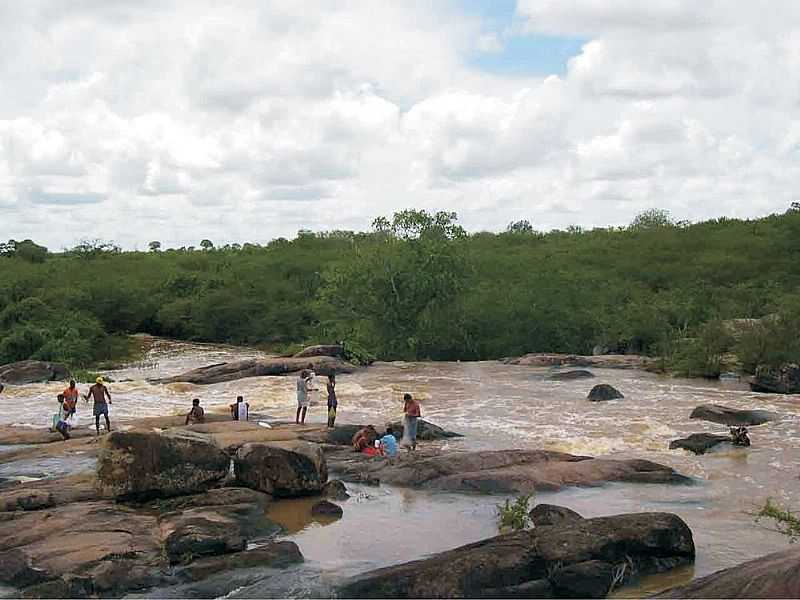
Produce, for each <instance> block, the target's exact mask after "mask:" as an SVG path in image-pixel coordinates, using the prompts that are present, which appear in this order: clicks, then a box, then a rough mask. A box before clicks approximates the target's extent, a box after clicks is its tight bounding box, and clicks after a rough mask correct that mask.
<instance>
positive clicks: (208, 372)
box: [152, 356, 356, 385]
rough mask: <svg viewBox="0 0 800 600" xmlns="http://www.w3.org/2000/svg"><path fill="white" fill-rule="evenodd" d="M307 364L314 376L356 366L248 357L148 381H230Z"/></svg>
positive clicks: (329, 359)
mask: <svg viewBox="0 0 800 600" xmlns="http://www.w3.org/2000/svg"><path fill="white" fill-rule="evenodd" d="M309 365H311V366H312V368H313V369H314V371H315V372H316V373H317V374H318V375H329V374H330V373H333V372H335V373H352V372H354V371H355V370H356V368H355V367H354V366H353V365H351V364H350V363H349V362H346V361H344V360H342V359H340V358H335V357H333V356H312V357H310V358H295V357H290V358H250V359H247V360H237V361H234V362H228V363H220V364H216V365H209V366H207V367H200V368H199V369H192V370H191V371H187V372H185V373H181V374H180V375H174V376H172V377H164V378H162V379H153V380H152V383H194V384H197V385H208V384H212V383H222V382H224V381H234V380H236V379H244V378H245V377H264V376H267V375H287V374H289V373H296V372H297V371H301V370H302V369H306V368H308V366H309Z"/></svg>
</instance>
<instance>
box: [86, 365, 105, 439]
mask: <svg viewBox="0 0 800 600" xmlns="http://www.w3.org/2000/svg"><path fill="white" fill-rule="evenodd" d="M90 396H91V397H92V399H93V400H94V410H93V411H92V412H93V414H94V426H95V429H96V430H97V435H100V415H103V416H104V417H105V418H106V431H111V422H110V421H109V420H108V405H109V404H111V394H110V393H109V392H108V388H107V387H106V386H105V384H104V383H103V378H102V377H98V378H97V380H96V381H95V384H94V385H93V386H92V387H90V388H89V393H88V394H86V395H85V396H84V399H85V400H86V402H88V401H89V397H90ZM106 398H108V403H106Z"/></svg>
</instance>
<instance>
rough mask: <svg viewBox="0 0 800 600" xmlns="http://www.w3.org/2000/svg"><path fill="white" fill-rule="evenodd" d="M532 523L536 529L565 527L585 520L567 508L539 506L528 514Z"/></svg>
mask: <svg viewBox="0 0 800 600" xmlns="http://www.w3.org/2000/svg"><path fill="white" fill-rule="evenodd" d="M528 517H530V519H531V522H532V523H533V524H534V526H536V527H546V526H548V525H564V524H568V523H574V522H575V521H580V520H582V519H583V517H582V516H581V515H579V514H578V513H576V512H575V511H574V510H572V509H569V508H566V507H565V506H556V505H555V504H537V505H536V506H534V507H533V509H531V511H530V512H529V513H528Z"/></svg>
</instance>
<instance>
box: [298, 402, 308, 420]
mask: <svg viewBox="0 0 800 600" xmlns="http://www.w3.org/2000/svg"><path fill="white" fill-rule="evenodd" d="M306 412H308V408H306V407H305V406H304V407H303V414H302V416H301V417H300V424H301V425H305V424H306Z"/></svg>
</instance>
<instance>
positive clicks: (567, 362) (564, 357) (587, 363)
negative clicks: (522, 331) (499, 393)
mask: <svg viewBox="0 0 800 600" xmlns="http://www.w3.org/2000/svg"><path fill="white" fill-rule="evenodd" d="M504 362H506V364H511V365H524V366H529V367H583V368H586V367H591V368H596V369H652V368H655V367H656V366H657V365H658V359H655V358H650V357H648V356H637V355H635V354H601V355H598V356H582V355H579V354H547V353H534V354H526V355H525V356H521V357H519V358H512V359H507V360H506V361H504Z"/></svg>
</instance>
